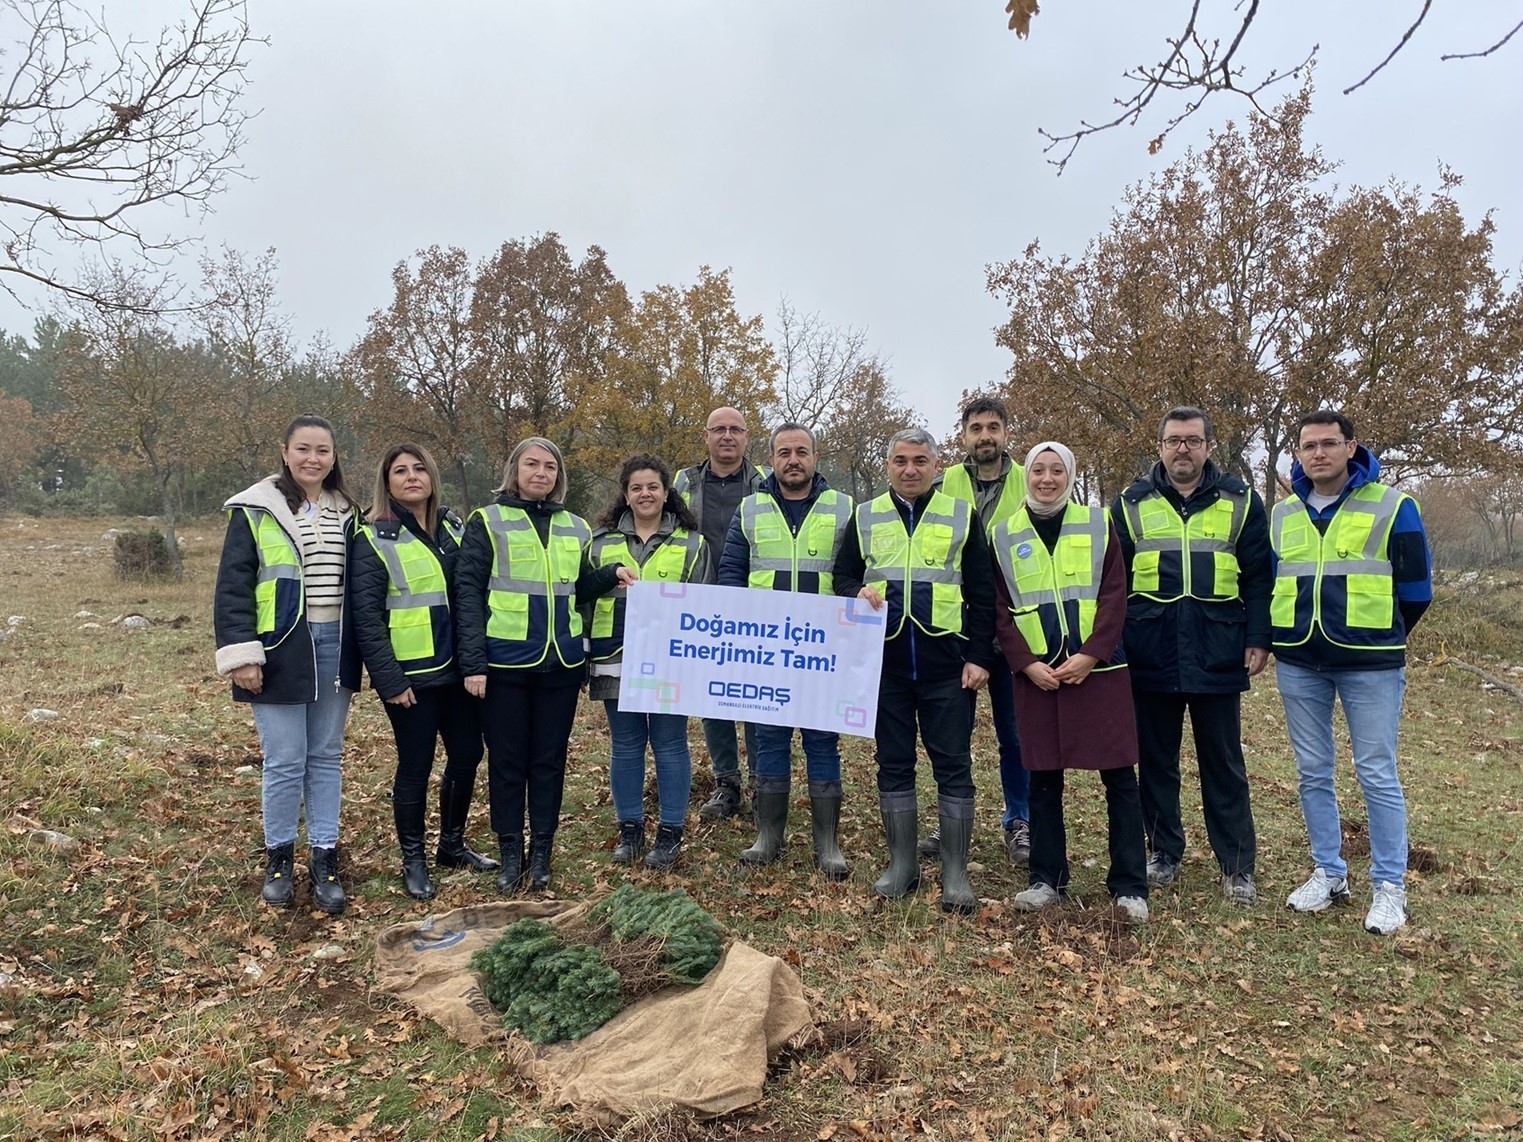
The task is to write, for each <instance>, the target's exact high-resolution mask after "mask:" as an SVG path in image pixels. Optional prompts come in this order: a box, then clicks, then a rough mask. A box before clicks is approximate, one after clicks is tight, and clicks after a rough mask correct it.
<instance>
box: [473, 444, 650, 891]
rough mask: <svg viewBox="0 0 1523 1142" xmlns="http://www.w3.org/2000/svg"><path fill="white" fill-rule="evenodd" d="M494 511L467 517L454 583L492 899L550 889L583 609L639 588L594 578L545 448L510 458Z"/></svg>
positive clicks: (558, 463)
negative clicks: (488, 815) (472, 705)
mask: <svg viewBox="0 0 1523 1142" xmlns="http://www.w3.org/2000/svg"><path fill="white" fill-rule="evenodd" d="M497 491H498V495H497V499H496V501H495V502H493V503H491V504H488V505H487V506H486V507H484V508H478V509H476V511H474V512H472V513H471V516H470V518H469V519H468V520H467V521H466V524H465V536H464V538H463V539H462V540H461V544H460V557H459V560H458V563H457V571H456V579H457V583H456V594H457V599H456V603H457V610H458V612H459V623H458V626H457V628H456V630H457V636H458V638H459V657H460V670H461V672H462V673H463V674H464V675H465V688H466V690H468V691H469V692H470V693H471V694H473V695H474V696H475V697H477V698H480V699H481V700H482V702H483V706H482V723H483V727H484V729H485V733H486V745H487V783H488V789H489V791H490V798H491V812H492V830H493V831H494V832H495V833H496V834H497V842H498V848H499V849H500V851H501V859H502V867H501V869H500V870H499V871H498V873H497V888H498V890H499V891H502V892H511V891H513V890H514V889H516V888H517V887H518V884H519V881H520V880H522V879H523V877H524V805H525V801H526V800H527V803H528V810H529V833H530V836H529V841H530V847H529V870H528V880H529V887H531V888H533V889H535V890H543V889H545V888H548V887H549V886H550V853H551V849H552V848H553V846H554V841H555V829H556V826H557V825H558V824H559V822H560V812H561V797H562V794H563V792H564V790H565V783H566V746H567V743H568V742H569V741H570V738H571V725H572V722H573V720H574V719H575V717H576V700H577V693H578V691H579V690H580V689H581V684H582V680H583V679H584V678H585V677H586V674H587V668H586V650H585V649H584V647H583V643H582V618H581V614H580V612H579V611H578V610H577V603H578V601H579V600H584V601H588V602H590V601H591V600H593V599H596V598H598V597H599V596H600V595H605V594H607V593H608V592H609V591H611V590H612V589H613V588H614V587H615V586H616V585H621V586H628V585H629V584H630V583H633V582H635V581H636V580H637V579H638V578H639V572H638V571H637V570H636V569H634V568H633V567H625V566H623V565H621V564H618V563H610V564H608V565H607V566H604V567H594V566H593V565H592V561H591V559H590V558H589V557H588V548H589V547H590V546H591V544H592V529H591V528H589V527H588V526H587V521H586V520H584V519H582V517H581V516H578V515H575V514H573V513H572V512H570V511H568V510H567V509H566V506H565V504H564V503H563V502H562V500H563V499H564V497H565V495H566V470H565V465H564V464H563V462H562V460H561V452H560V449H559V448H557V447H556V446H555V445H554V444H553V443H551V442H550V441H549V440H546V439H545V438H544V437H541V436H530V437H528V438H527V439H525V440H523V441H522V442H521V443H520V444H519V445H518V447H516V448H514V449H513V453H512V455H511V456H509V457H508V463H507V467H506V469H505V470H504V472H503V477H502V486H501V487H500V488H498V489H497Z"/></svg>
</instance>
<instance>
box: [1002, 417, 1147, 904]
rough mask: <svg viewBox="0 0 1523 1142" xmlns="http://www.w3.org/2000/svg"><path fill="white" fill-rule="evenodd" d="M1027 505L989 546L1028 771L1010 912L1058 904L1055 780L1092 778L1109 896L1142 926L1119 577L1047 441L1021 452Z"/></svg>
mask: <svg viewBox="0 0 1523 1142" xmlns="http://www.w3.org/2000/svg"><path fill="white" fill-rule="evenodd" d="M1025 467H1026V496H1025V499H1024V500H1023V502H1022V504H1021V507H1020V509H1019V510H1018V511H1017V512H1016V513H1015V515H1014V516H1012V517H1010V518H1009V519H1007V520H1004V521H1002V522H1001V523H1000V524H999V525H998V526H997V527H996V528H995V529H994V532H993V533H992V535H991V537H990V546H991V547H992V548H993V551H994V560H995V563H996V565H997V567H998V569H999V575H998V576H997V577H996V583H995V594H996V599H997V602H996V607H995V633H996V634H997V636H998V638H999V644H1000V649H1001V650H1002V651H1003V652H1004V654H1005V657H1006V659H1008V660H1009V662H1010V672H1011V674H1012V675H1013V679H1014V687H1015V716H1016V722H1017V724H1018V726H1019V728H1020V735H1021V754H1022V759H1023V761H1024V763H1025V766H1026V768H1027V769H1028V770H1030V771H1031V868H1030V887H1029V888H1027V889H1026V890H1025V891H1023V892H1020V893H1018V894H1017V895H1016V897H1015V901H1014V903H1015V906H1016V907H1017V908H1020V909H1022V910H1023V911H1028V912H1034V911H1036V910H1038V909H1040V908H1045V907H1047V906H1048V905H1050V904H1055V903H1057V901H1058V900H1060V899H1061V898H1062V896H1063V894H1064V892H1065V891H1066V890H1067V887H1068V881H1069V868H1068V837H1067V831H1066V829H1065V828H1064V824H1063V784H1064V781H1063V774H1064V771H1065V770H1069V769H1093V770H1099V772H1100V780H1101V782H1102V783H1103V784H1104V786H1105V804H1106V810H1107V817H1108V820H1109V826H1110V873H1109V875H1108V876H1107V877H1106V881H1105V884H1106V888H1107V889H1109V891H1110V894H1111V896H1112V897H1113V898H1114V899H1115V902H1116V905H1117V907H1119V908H1120V909H1121V910H1122V911H1123V912H1124V913H1125V914H1126V916H1127V918H1128V919H1130V920H1131V921H1133V922H1134V923H1142V922H1143V921H1145V920H1147V918H1148V906H1147V893H1148V886H1147V852H1146V845H1145V841H1144V839H1143V829H1142V803H1141V797H1140V795H1139V792H1138V787H1137V769H1136V766H1137V734H1136V729H1135V723H1134V721H1133V717H1132V689H1131V682H1130V680H1129V679H1128V677H1127V672H1126V658H1125V656H1124V654H1123V652H1122V648H1121V628H1122V625H1123V623H1124V622H1125V620H1126V597H1127V585H1126V568H1125V566H1124V564H1123V563H1122V559H1121V549H1120V547H1119V545H1118V543H1117V540H1116V535H1115V532H1114V531H1113V530H1112V528H1111V525H1110V522H1109V519H1108V517H1107V515H1106V513H1105V511H1104V510H1103V509H1101V508H1095V507H1091V506H1089V505H1088V504H1080V503H1075V502H1074V501H1073V499H1072V497H1071V493H1072V490H1073V481H1074V472H1075V466H1074V456H1073V453H1072V452H1071V451H1070V450H1069V449H1068V448H1067V447H1066V446H1064V445H1062V444H1059V443H1057V442H1056V441H1052V440H1047V441H1043V442H1042V443H1041V444H1038V445H1037V446H1036V447H1035V448H1033V449H1032V450H1031V451H1030V452H1029V453H1027V455H1026V465H1025Z"/></svg>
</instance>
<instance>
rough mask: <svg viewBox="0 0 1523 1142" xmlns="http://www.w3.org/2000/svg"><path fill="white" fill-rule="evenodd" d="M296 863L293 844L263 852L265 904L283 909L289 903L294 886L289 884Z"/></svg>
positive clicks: (277, 846)
mask: <svg viewBox="0 0 1523 1142" xmlns="http://www.w3.org/2000/svg"><path fill="white" fill-rule="evenodd" d="M295 863H296V845H295V843H294V842H293V843H291V844H286V845H276V846H275V847H274V848H273V849H265V850H264V892H263V893H262V894H261V895H263V897H264V902H265V903H266V904H272V905H274V906H275V907H276V908H285V907H287V906H288V905H289V904H290V903H291V897H292V894H293V893H294V892H295V885H293V884H292V883H291V881H292V878H293V875H294V870H293V869H292V865H294V864H295Z"/></svg>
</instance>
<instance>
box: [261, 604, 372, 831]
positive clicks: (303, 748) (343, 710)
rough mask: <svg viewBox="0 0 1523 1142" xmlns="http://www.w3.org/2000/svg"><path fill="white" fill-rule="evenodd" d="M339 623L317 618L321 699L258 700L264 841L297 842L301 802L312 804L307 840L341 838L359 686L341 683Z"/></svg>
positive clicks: (315, 641)
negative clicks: (347, 731) (347, 735)
mask: <svg viewBox="0 0 1523 1142" xmlns="http://www.w3.org/2000/svg"><path fill="white" fill-rule="evenodd" d="M338 628H339V624H338V623H313V624H312V625H311V627H310V629H311V631H312V648H313V651H314V653H315V655H316V658H317V701H315V702H299V703H296V704H294V705H277V704H275V703H273V702H255V703H253V707H254V728H255V729H257V730H258V731H259V746H260V749H261V750H262V751H263V752H264V778H263V787H264V788H263V794H264V796H263V800H264V844H265V847H266V848H275V847H276V846H277V845H285V844H291V843H293V842H294V841H295V840H296V827H297V824H298V823H299V821H300V819H301V807H302V803H303V802H305V803H306V806H307V842H308V843H309V844H310V845H311V846H312V847H313V848H318V849H331V848H333V847H334V846H335V845H337V844H338V806H339V799H340V798H341V797H342V795H343V768H342V762H343V757H344V723H345V721H347V720H348V717H349V699H350V698H351V697H352V696H353V691H351V690H345V689H344V688H343V687H341V686H339V685H338V652H339V630H338Z"/></svg>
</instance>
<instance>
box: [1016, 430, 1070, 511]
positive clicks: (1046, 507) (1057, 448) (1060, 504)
mask: <svg viewBox="0 0 1523 1142" xmlns="http://www.w3.org/2000/svg"><path fill="white" fill-rule="evenodd" d="M1043 452H1056V453H1057V454H1058V459H1060V460H1062V461H1063V468H1064V470H1065V471H1066V472H1067V473H1068V486H1067V487H1066V488H1064V489H1063V494H1062V495H1061V496H1059V497H1058V498H1057V499H1056V500H1054V501H1053V502H1052V503H1051V504H1039V503H1037V502H1036V501H1035V500H1033V499H1032V498H1031V494H1030V492H1029V491H1028V492H1027V494H1026V510H1027V511H1028V512H1030V513H1031V514H1032V515H1034V516H1036V517H1037V518H1038V519H1048V518H1050V517H1052V516H1055V515H1061V514H1062V513H1063V512H1064V511H1065V510H1066V509H1067V508H1068V500H1069V497H1070V496H1071V495H1072V493H1073V486H1074V454H1073V453H1072V452H1071V451H1070V450H1069V448H1068V445H1066V444H1059V443H1058V442H1057V441H1056V440H1044V441H1042V443H1040V444H1038V445H1037V446H1036V447H1035V448H1033V449H1032V450H1031V451H1030V452H1028V453H1026V468H1027V470H1028V471H1029V470H1030V468H1031V462H1032V461H1033V460H1035V459H1036V458H1037V457H1038V456H1040V455H1041V454H1042V453H1043Z"/></svg>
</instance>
